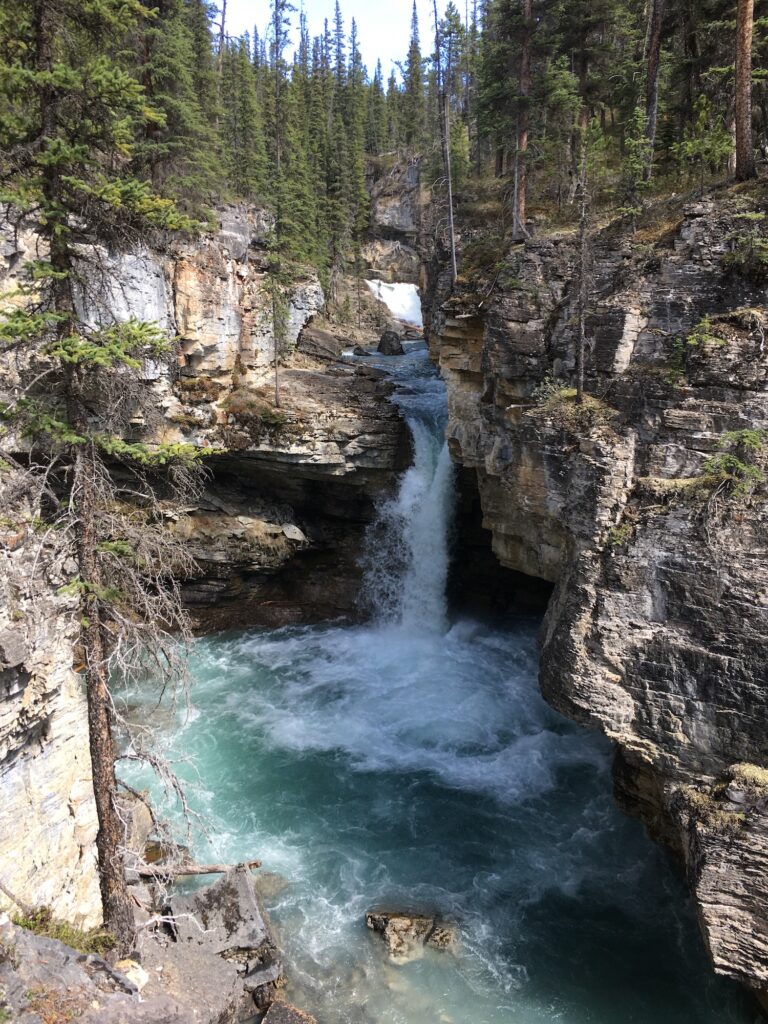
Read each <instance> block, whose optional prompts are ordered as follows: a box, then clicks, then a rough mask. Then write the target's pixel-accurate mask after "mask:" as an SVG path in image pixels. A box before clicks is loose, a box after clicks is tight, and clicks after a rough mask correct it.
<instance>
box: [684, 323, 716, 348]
mask: <svg viewBox="0 0 768 1024" xmlns="http://www.w3.org/2000/svg"><path fill="white" fill-rule="evenodd" d="M685 343H686V345H691V346H694V347H695V346H697V345H724V344H725V342H724V341H723V339H722V338H721V337H720V336H719V335H718V334H715V333H714V330H713V323H712V318H711V317H709V316H705V317H704V319H703V320H700V321H699V323H698V324H696V326H695V327H694V328H693V330H692V331H691V332H690V334H689V335H688V336H687V338H686V339H685Z"/></svg>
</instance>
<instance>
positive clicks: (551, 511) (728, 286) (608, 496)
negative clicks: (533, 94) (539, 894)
mask: <svg viewBox="0 0 768 1024" xmlns="http://www.w3.org/2000/svg"><path fill="white" fill-rule="evenodd" d="M764 203H765V200H764V198H762V197H761V196H760V195H759V194H750V193H749V192H748V191H745V190H743V189H742V190H734V191H732V192H728V191H723V192H721V193H719V194H715V195H713V196H711V197H708V198H706V199H702V200H701V201H699V202H696V203H691V204H689V205H687V206H684V207H683V206H682V205H679V204H678V205H677V206H676V205H675V204H674V203H670V204H668V206H666V207H662V208H659V209H656V210H654V211H653V212H652V213H651V214H649V215H648V216H647V218H646V220H645V222H644V223H643V224H641V226H640V230H639V232H638V233H637V234H636V235H632V234H631V233H630V232H629V231H628V230H622V229H621V228H620V227H615V226H614V227H612V228H608V229H606V230H605V231H603V232H602V233H600V234H599V236H598V238H597V242H596V248H595V253H594V265H593V266H592V267H590V280H591V303H590V313H589V316H588V318H587V337H588V346H587V349H588V351H587V391H588V393H589V396H591V397H588V398H587V399H586V402H585V404H584V405H583V406H582V407H578V406H577V405H576V403H575V400H574V391H573V390H570V391H569V390H567V389H568V387H569V386H570V385H571V383H572V382H573V380H574V373H575V336H576V323H577V317H576V308H575V305H574V301H573V297H572V296H573V287H572V282H573V280H574V277H575V273H576V271H577V240H576V239H575V238H574V236H573V235H572V234H569V233H562V234H559V235H558V234H556V233H551V234H548V235H546V236H542V237H540V238H534V239H532V240H530V241H529V242H527V243H526V244H525V246H522V245H520V246H516V247H514V248H513V249H512V251H511V252H509V253H508V254H507V255H506V256H505V257H504V259H503V262H502V264H501V265H500V266H495V267H494V268H493V269H492V270H489V271H487V272H483V271H474V272H468V273H465V275H464V276H463V277H461V278H460V280H459V282H458V284H457V286H456V287H455V288H453V289H451V288H450V282H447V281H446V279H445V272H444V264H440V263H437V262H433V264H432V266H431V281H430V289H431V299H432V318H431V330H430V344H431V348H432V352H433V356H434V358H435V359H436V360H437V361H438V362H439V365H440V367H441V370H442V372H443V375H444V377H445V380H446V383H447V386H448V393H449V403H450V422H449V428H448V431H449V441H450V445H451V450H452V452H453V455H454V457H455V459H456V460H457V461H458V462H459V463H461V464H462V465H463V466H465V467H468V468H470V469H471V470H472V471H474V472H475V474H476V477H477V485H478V488H479V492H480V497H481V502H482V509H483V514H484V525H485V526H486V528H487V529H488V530H490V531H491V533H492V538H493V547H494V551H495V552H496V555H497V557H498V559H499V560H500V561H501V563H502V564H503V565H504V566H507V567H508V568H510V569H513V570H515V571H517V572H521V573H525V574H527V575H528V576H531V577H537V578H539V579H544V580H550V581H552V582H554V583H555V584H556V589H555V594H554V597H553V599H552V601H551V603H550V607H549V611H548V614H547V617H546V621H545V624H544V628H543V634H542V667H541V686H542V690H543V692H544V694H545V696H546V697H547V699H548V700H549V701H550V703H551V704H552V705H553V706H554V707H556V708H558V709H559V710H560V711H562V712H563V713H564V714H566V715H568V716H569V717H571V718H573V719H575V720H577V721H579V722H582V723H584V724H586V725H589V726H591V727H594V728H597V729H600V730H601V731H602V732H604V733H605V734H606V735H607V736H608V737H610V738H611V739H612V740H613V741H614V743H615V744H616V748H617V757H616V768H615V784H616V792H617V797H618V799H619V801H620V803H621V804H622V806H624V807H625V808H626V809H627V810H629V811H631V812H632V813H634V814H637V815H638V816H640V817H641V818H642V820H643V821H644V822H645V823H646V824H647V825H648V827H649V829H650V830H651V832H652V834H653V835H654V836H655V837H656V838H658V839H660V840H662V841H664V842H665V843H667V844H669V845H670V846H672V847H673V848H674V849H675V850H676V851H677V852H678V853H679V854H680V855H681V856H682V857H683V858H684V860H685V863H686V865H687V869H688V872H689V876H690V880H691V886H692V889H693V892H694V894H695V897H696V900H697V904H698V908H699V914H700V918H701V923H702V928H703V931H704V935H705V938H706V941H707V944H708V948H709V950H710V953H711V956H712V959H713V962H714V964H715V967H716V969H717V970H718V971H719V972H721V973H723V974H726V975H729V976H731V977H733V978H736V979H738V980H739V981H742V982H744V983H746V984H747V985H749V986H751V987H752V988H754V989H756V990H758V992H761V991H762V992H764V991H765V990H766V988H768V873H767V872H766V868H767V867H768V860H767V857H768V844H767V842H766V840H767V839H768V811H767V810H766V805H767V803H768V772H766V771H763V766H765V765H766V764H768V734H767V733H766V730H765V720H766V684H767V683H768V679H766V664H765V651H766V641H767V640H768V616H767V615H766V611H767V610H768V544H767V540H768V510H767V509H766V503H765V496H764V488H763V484H762V482H760V484H759V485H758V493H756V494H755V495H754V497H753V498H752V499H749V500H748V499H740V498H739V497H738V495H736V496H734V495H733V493H732V492H730V493H729V489H728V485H727V484H725V483H724V482H723V478H722V476H721V477H718V476H717V470H716V464H713V463H712V462H711V460H712V459H713V458H714V459H717V458H718V456H720V455H722V453H723V452H724V451H727V450H729V449H728V445H729V441H728V434H729V432H738V431H743V430H750V431H758V432H759V431H764V430H767V429H768V355H767V354H766V338H765V330H766V327H767V326H768V316H767V315H766V288H765V282H764V280H763V281H759V280H755V279H754V278H751V279H750V278H747V277H745V276H741V275H739V274H738V273H733V272H726V267H725V264H724V262H723V257H724V256H726V253H727V251H728V250H730V249H731V248H732V246H733V238H734V237H735V236H736V235H738V233H739V231H740V230H741V231H743V225H744V223H745V222H744V220H743V218H742V215H743V214H744V213H748V212H753V211H755V210H758V211H761V210H762V209H763V207H764ZM740 218H741V219H740ZM754 436H755V438H756V440H755V444H756V446H757V447H756V449H755V450H754V451H753V452H752V454H751V455H748V454H744V452H743V451H742V452H741V454H742V457H743V458H745V459H747V461H749V460H750V459H751V460H753V461H754V463H755V465H754V467H753V468H754V471H755V473H756V474H757V477H756V479H757V478H758V477H760V476H761V474H762V469H761V468H759V467H760V466H761V465H762V466H764V465H765V461H766V460H765V458H764V453H763V450H762V446H763V444H766V443H768V434H765V435H763V434H760V433H758V434H757V435H754ZM713 465H715V468H713Z"/></svg>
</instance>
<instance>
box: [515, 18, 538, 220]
mask: <svg viewBox="0 0 768 1024" xmlns="http://www.w3.org/2000/svg"><path fill="white" fill-rule="evenodd" d="M532 46H533V0H523V38H522V44H521V49H520V83H519V85H520V97H519V113H518V118H517V141H516V146H515V203H514V210H513V211H512V233H513V235H514V237H515V238H522V237H525V236H526V235H527V234H528V232H527V231H526V229H525V216H526V201H527V198H528V159H527V152H528V135H529V129H530V111H529V109H528V102H529V98H530V93H531V50H532Z"/></svg>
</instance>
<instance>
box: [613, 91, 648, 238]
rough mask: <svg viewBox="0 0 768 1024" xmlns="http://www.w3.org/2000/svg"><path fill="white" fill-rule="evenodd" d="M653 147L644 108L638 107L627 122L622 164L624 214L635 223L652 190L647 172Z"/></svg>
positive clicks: (621, 186) (621, 185) (621, 187)
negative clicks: (647, 132)
mask: <svg viewBox="0 0 768 1024" xmlns="http://www.w3.org/2000/svg"><path fill="white" fill-rule="evenodd" d="M652 155H653V154H652V147H651V143H650V140H649V139H648V136H647V134H646V117H645V111H644V110H643V109H642V107H639V106H638V107H636V108H635V110H634V111H633V113H632V117H631V118H630V119H629V121H628V122H627V126H626V131H625V136H624V159H623V160H622V163H621V184H620V189H621V201H622V204H623V208H622V211H621V212H622V213H624V214H626V215H629V216H630V217H631V218H632V220H633V222H634V221H635V220H636V218H637V216H638V214H639V213H640V212H641V210H642V206H643V199H644V197H645V195H646V194H647V192H648V190H649V188H650V182H649V181H648V180H647V178H646V170H647V168H648V164H649V162H650V159H651V157H652Z"/></svg>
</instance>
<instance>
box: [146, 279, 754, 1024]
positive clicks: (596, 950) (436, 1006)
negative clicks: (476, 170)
mask: <svg viewBox="0 0 768 1024" xmlns="http://www.w3.org/2000/svg"><path fill="white" fill-rule="evenodd" d="M377 284H378V283H377ZM382 287H383V288H384V289H389V290H390V297H391V298H393V301H394V296H398V299H397V302H398V303H402V302H403V299H402V296H404V295H406V292H405V291H404V290H402V289H412V290H413V291H414V292H415V289H414V288H413V286H382ZM392 289H394V291H392ZM390 308H392V307H390ZM397 308H398V309H400V310H402V309H403V308H404V307H403V305H402V304H401V305H399V306H398V307H397ZM394 379H395V381H396V383H397V385H398V389H397V392H396V395H395V398H394V400H395V401H396V402H397V404H398V405H399V406H400V408H401V409H402V411H403V414H404V416H405V418H406V420H407V422H408V425H409V429H410V431H411V436H412V440H413V465H412V466H411V468H410V469H409V470H408V471H407V472H406V473H405V474H404V475H403V477H402V479H401V481H400V483H399V486H398V488H397V489H396V492H395V494H394V495H393V496H392V497H391V498H390V499H389V500H387V501H385V502H383V503H382V505H381V507H380V508H379V510H378V515H377V517H376V521H375V522H374V524H373V525H372V527H371V530H370V533H369V536H368V541H367V546H368V550H367V558H366V595H367V599H368V604H369V607H372V609H373V611H374V612H375V616H374V620H373V621H372V622H371V623H370V624H369V625H366V626H356V627H349V628H344V627H339V626H332V627H324V628H321V627H317V628H308V627H289V628H284V629H280V630H274V631H257V632H251V633H243V634H239V635H233V636H225V637H220V638H214V639H210V640H205V641H201V642H199V643H198V644H197V646H196V649H195V653H194V657H193V659H192V666H191V669H192V676H193V679H194V680H195V682H196V685H195V687H194V688H193V699H194V700H196V702H197V704H198V707H199V712H198V713H197V714H195V715H192V716H190V717H189V719H188V720H187V721H186V722H185V724H184V728H183V730H181V731H179V730H177V729H174V727H173V722H172V721H168V722H166V723H164V725H165V728H166V730H167V734H166V735H165V736H164V741H165V746H166V747H167V748H168V751H169V752H170V753H171V755H172V754H173V751H174V746H176V747H177V748H178V749H179V750H180V752H181V753H183V754H185V755H186V754H191V755H193V756H194V757H195V758H196V762H197V772H198V773H199V774H196V773H194V772H191V771H186V767H185V766H182V769H183V770H182V774H186V776H187V778H188V781H189V788H190V794H191V798H192V801H193V803H194V805H195V806H196V807H197V808H198V809H200V810H201V811H202V812H204V813H205V814H206V816H207V817H208V819H209V821H210V823H211V830H210V832H209V835H208V837H207V838H206V839H200V840H199V842H198V845H197V847H196V849H195V853H196V855H197V856H198V857H199V859H201V860H205V859H214V860H217V861H225V862H231V863H235V862H238V861H240V860H244V859H250V858H253V857H258V858H259V859H261V860H262V861H263V863H264V866H265V868H266V870H268V871H272V872H276V873H278V874H280V875H282V876H284V877H285V878H286V880H287V881H288V883H289V884H288V886H287V888H285V889H284V890H283V891H279V892H276V893H274V894H273V895H272V897H267V905H268V909H269V910H270V911H271V912H272V919H273V922H274V924H275V927H276V929H277V939H278V943H279V945H280V946H281V947H282V948H283V949H284V950H285V951H286V955H287V958H288V968H289V976H290V979H291V988H290V990H289V993H288V994H289V997H290V998H291V999H292V1001H295V1002H297V1003H299V1004H302V1005H304V1007H305V1008H306V1009H307V1010H310V1011H312V1012H314V1013H315V1014H316V1015H317V1017H318V1018H319V1019H320V1020H322V1021H323V1022H324V1024H460V1022H463V1021H465V1020H467V1019H469V1018H470V1017H471V1019H472V1021H473V1024H555V1022H562V1024H617V1022H618V1021H619V1020H621V1021H623V1020H628V1019H629V1017H628V1016H627V1012H626V1011H627V1007H628V1006H630V1007H631V1019H632V1020H633V1021H634V1022H636V1024H689V1021H690V1020H694V1019H695V1020H696V1021H697V1024H745V1021H746V1018H744V1017H743V1016H742V1015H741V1012H740V1010H739V1008H738V1006H736V1005H735V1004H734V1005H733V1006H731V1005H730V1004H729V1003H728V1001H727V999H726V998H725V997H724V996H722V994H721V991H720V989H717V990H715V989H714V987H713V986H715V985H716V984H719V983H716V982H715V980H714V979H713V978H710V977H709V975H708V973H707V968H706V966H705V961H704V955H703V952H702V951H701V949H700V945H699V946H697V945H696V943H697V942H698V941H699V940H698V939H697V937H696V926H695V922H694V919H693V915H692V914H689V913H688V910H687V908H686V906H685V904H684V901H683V898H682V895H681V893H682V884H681V883H680V882H679V880H677V879H676V878H675V877H674V876H673V875H672V874H671V873H669V872H667V874H666V875H663V877H664V886H666V889H667V891H662V892H660V893H659V896H658V898H655V896H654V889H653V880H654V878H657V877H659V876H660V875H662V873H663V862H662V858H661V855H660V854H659V853H658V852H657V851H656V850H655V849H654V848H653V847H652V846H651V845H650V844H649V842H648V841H647V839H646V838H645V837H644V836H643V834H642V830H641V829H640V827H639V826H637V825H635V824H633V823H631V822H629V821H627V820H626V819H624V818H623V817H622V816H621V815H619V814H618V812H617V811H616V809H615V807H614V806H613V804H612V801H611V796H610V770H609V765H610V750H609V747H608V744H607V743H605V742H604V741H603V740H602V739H601V738H599V737H596V736H592V735H589V734H585V733H584V732H582V731H581V730H579V729H578V728H577V727H576V726H574V725H572V724H570V723H567V722H565V721H564V720H563V719H561V718H560V717H559V716H558V715H557V714H556V713H555V712H554V711H552V710H551V709H550V708H549V707H547V705H546V704H545V703H544V701H543V699H542V698H541V695H540V694H539V691H538V688H537V686H536V672H537V650H536V623H530V622H522V623H519V624H517V625H516V626H515V627H514V628H510V629H508V630H503V631H502V630H497V629H492V628H489V627H487V626H485V625H482V624H480V623H476V622H470V621H462V622H458V623H455V624H453V625H452V626H450V628H449V623H448V615H447V609H446V601H445V583H446V576H447V572H448V564H449V549H450V543H449V542H450V533H451V523H452V517H453V505H454V486H453V472H452V467H451V463H450V459H449V456H448V452H447V448H446V446H445V442H444V438H443V428H444V423H445V415H446V414H445V393H444V388H443V386H442V384H441V382H440V381H439V380H438V379H437V378H436V377H435V375H434V374H433V373H430V372H429V370H428V368H427V364H426V363H422V366H421V369H419V366H418V362H411V363H409V364H408V365H407V366H400V367H399V368H397V369H396V370H395V371H394ZM130 699H131V701H133V702H137V703H140V702H141V700H142V699H145V700H146V701H147V702H149V698H148V697H144V698H143V697H142V694H140V693H139V694H136V693H133V694H131V695H130ZM134 781H135V782H136V784H137V785H141V786H152V782H151V780H150V778H149V777H147V776H142V777H135V778H134ZM154 793H155V798H156V800H157V801H158V803H160V804H162V794H161V793H159V792H158V790H157V787H156V786H155V788H154ZM173 813H176V814H177V817H178V813H177V812H173V811H171V814H173ZM381 903H390V904H394V905H403V906H414V907H417V908H418V907H420V906H425V907H433V908H438V909H439V910H440V911H441V912H442V913H443V914H445V915H446V916H448V917H450V918H453V919H454V920H456V921H457V922H458V923H459V929H460V942H459V947H458V949H457V951H456V954H455V955H451V954H445V953H437V952H434V951H430V950H427V951H425V953H424V955H423V956H421V957H420V958H419V959H418V960H416V961H414V962H412V963H408V964H406V965H404V966H394V965H392V964H391V963H389V962H388V961H387V959H386V956H385V955H384V953H383V946H382V944H381V942H380V940H379V939H377V938H374V937H372V936H371V935H370V934H369V933H368V932H367V930H366V929H365V926H364V924H363V918H364V914H365V911H366V910H367V909H369V908H370V907H371V906H373V905H376V904H381ZM633 941H634V945H631V943H632V942H633ZM657 951H658V952H657ZM649 957H655V960H653V962H652V963H651V962H649V961H648V958H649ZM697 957H698V959H697ZM643 958H645V961H646V962H645V964H643V963H640V962H639V961H641V960H643ZM636 961H637V963H635V962H636ZM625 962H628V963H630V964H633V965H634V966H633V967H632V971H631V972H630V973H629V974H627V977H626V978H622V980H621V981H620V983H617V984H619V987H618V988H617V987H616V984H614V986H613V988H612V989H609V991H608V995H606V985H608V983H609V979H614V978H616V977H617V976H619V975H620V974H621V971H622V970H624V969H625V968H624V964H625ZM643 969H646V970H647V971H648V972H649V976H652V977H653V978H654V983H653V985H648V984H647V978H646V977H645V976H644V974H643ZM666 969H668V970H670V971H671V975H670V977H668V978H666V979H664V980H663V981H660V980H659V977H660V974H661V973H663V971H664V970H666ZM590 972H592V974H590ZM633 972H634V973H633ZM635 976H636V977H637V978H639V979H640V981H639V983H638V982H636V981H634V980H633V979H634V978H635ZM680 979H683V981H682V982H681V980H680ZM681 984H684V986H685V987H684V990H683V991H684V993H685V994H681V992H680V991H678V989H677V988H676V987H675V986H679V985H681ZM590 985H591V986H592V987H591V988H590ZM665 986H666V987H665ZM692 1000H696V1005H695V1006H694V1005H693V1003H692Z"/></svg>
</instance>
